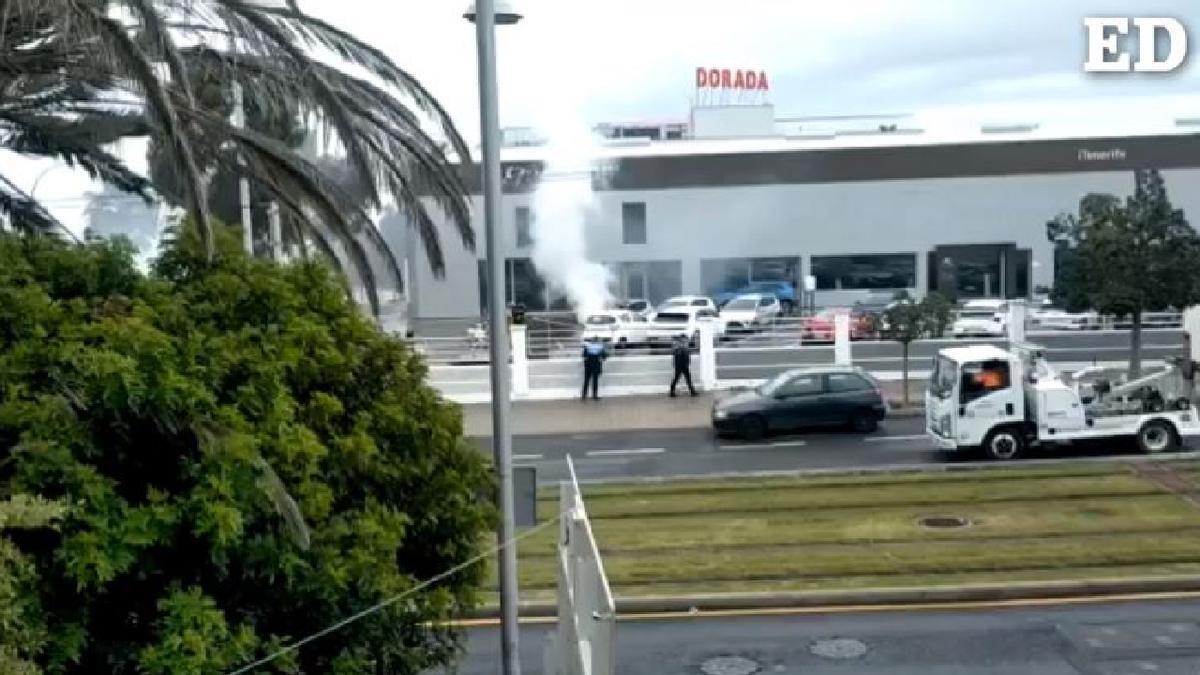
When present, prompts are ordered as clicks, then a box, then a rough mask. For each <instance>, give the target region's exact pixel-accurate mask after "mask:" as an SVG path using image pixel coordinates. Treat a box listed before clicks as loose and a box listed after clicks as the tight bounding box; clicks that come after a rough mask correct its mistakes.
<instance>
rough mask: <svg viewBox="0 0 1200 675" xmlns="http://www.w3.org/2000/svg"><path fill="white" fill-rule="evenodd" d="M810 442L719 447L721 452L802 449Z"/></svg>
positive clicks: (777, 442)
mask: <svg viewBox="0 0 1200 675" xmlns="http://www.w3.org/2000/svg"><path fill="white" fill-rule="evenodd" d="M806 445H808V441H776V442H774V443H746V444H742V445H718V446H717V448H718V449H720V450H755V449H758V450H762V449H763V448H802V447H804V446H806Z"/></svg>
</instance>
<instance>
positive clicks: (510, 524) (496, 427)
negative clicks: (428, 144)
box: [465, 0, 521, 675]
mask: <svg viewBox="0 0 1200 675" xmlns="http://www.w3.org/2000/svg"><path fill="white" fill-rule="evenodd" d="M500 4H501V7H500V8H499V9H500V11H499V12H497V7H496V3H495V2H494V0H477V1H476V3H475V6H474V7H473V8H471V9H468V10H467V13H466V15H465V16H466V18H467V20H469V21H474V22H475V40H476V45H477V47H478V58H479V117H480V130H481V132H482V133H481V137H482V141H483V143H482V145H483V147H482V155H483V157H482V162H481V165H480V169H481V175H482V178H483V221H484V232H485V234H486V238H487V278H488V284H487V289H488V357H489V358H488V360H489V362H490V363H489V365H490V369H491V379H492V452H493V453H494V455H495V463H496V477H497V480H498V481H499V483H500V515H501V518H500V529H499V531H498V532H497V533H496V538H497V540H499V543H500V547H501V548H500V553H499V556H500V565H499V567H500V570H499V571H500V633H501V642H500V652H501V658H502V666H503V668H502V672H503V673H504V675H520V673H521V662H520V655H519V654H518V649H517V635H518V630H519V627H518V625H517V597H518V594H517V547H516V544H515V542H514V541H513V537H514V535H515V533H516V527H515V526H514V523H515V520H516V519H515V517H514V506H513V474H512V430H511V429H510V428H509V413H510V412H511V408H512V401H511V400H510V398H509V395H510V392H511V390H512V383H511V381H510V378H511V374H510V372H509V365H508V361H509V353H508V352H509V349H508V321H507V318H506V316H505V302H504V300H505V294H504V287H505V284H504V267H505V265H504V258H503V253H502V252H501V250H500V244H499V241H498V236H497V229H498V228H499V224H500V196H501V182H500V117H499V112H498V108H499V104H498V102H497V95H496V24H497V23H501V24H514V23H516V22H517V21H519V20H520V19H521V16H520V15H519V14H517V13H516V12H514V11H512V10H511V8H509V7H508V6H507V4H508V3H507V2H504V1H503V0H501V3H500Z"/></svg>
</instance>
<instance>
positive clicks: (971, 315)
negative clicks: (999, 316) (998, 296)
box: [958, 309, 996, 319]
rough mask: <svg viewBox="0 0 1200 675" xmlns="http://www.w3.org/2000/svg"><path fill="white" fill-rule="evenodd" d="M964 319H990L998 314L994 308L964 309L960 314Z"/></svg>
mask: <svg viewBox="0 0 1200 675" xmlns="http://www.w3.org/2000/svg"><path fill="white" fill-rule="evenodd" d="M958 316H959V317H960V318H963V319H990V318H992V317H994V316H996V310H994V309H964V310H963V311H962V312H960V313H959V315H958Z"/></svg>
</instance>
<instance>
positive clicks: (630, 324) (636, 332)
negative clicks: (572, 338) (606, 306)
mask: <svg viewBox="0 0 1200 675" xmlns="http://www.w3.org/2000/svg"><path fill="white" fill-rule="evenodd" d="M649 328H650V324H649V323H648V322H647V321H646V319H645V318H644V317H642V316H640V315H638V314H634V313H633V312H630V311H628V310H624V309H620V310H612V309H610V310H605V311H602V312H596V313H595V314H592V315H591V316H589V317H588V318H587V319H586V320H585V321H584V322H583V339H584V340H599V341H600V342H603V343H606V344H611V345H612V346H613V347H615V348H618V349H620V348H621V347H628V346H631V345H639V344H642V343H644V342H646V333H647V332H648V331H649Z"/></svg>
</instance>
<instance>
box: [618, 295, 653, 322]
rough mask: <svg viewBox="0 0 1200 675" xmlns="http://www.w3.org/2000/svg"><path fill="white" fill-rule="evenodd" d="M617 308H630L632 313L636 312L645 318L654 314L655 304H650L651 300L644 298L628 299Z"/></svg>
mask: <svg viewBox="0 0 1200 675" xmlns="http://www.w3.org/2000/svg"><path fill="white" fill-rule="evenodd" d="M617 309H626V310H629V312H630V313H631V314H636V315H637V316H640V317H642V318H643V319H649V318H650V316H651V315H652V314H654V305H652V304H650V301H649V300H642V299H636V300H626V301H625V302H623V303H621V306H620V307H618V308H617Z"/></svg>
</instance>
